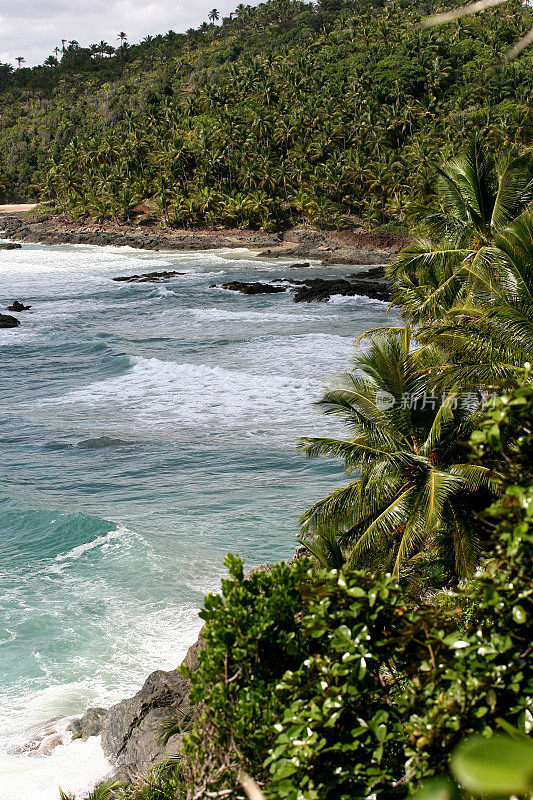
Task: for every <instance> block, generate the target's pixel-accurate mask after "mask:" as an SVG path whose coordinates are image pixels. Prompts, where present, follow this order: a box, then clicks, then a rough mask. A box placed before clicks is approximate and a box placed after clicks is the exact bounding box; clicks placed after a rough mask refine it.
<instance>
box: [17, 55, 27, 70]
mask: <svg viewBox="0 0 533 800" xmlns="http://www.w3.org/2000/svg"><path fill="white" fill-rule="evenodd" d="M15 61H16V62H17V64H18V65H19V67H18V68H19V69H20V67H21V65H22V64H24V63H25V61H26V59H25V58H24V57H23V56H17V57H16V59H15Z"/></svg>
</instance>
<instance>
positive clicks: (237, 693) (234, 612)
mask: <svg viewBox="0 0 533 800" xmlns="http://www.w3.org/2000/svg"><path fill="white" fill-rule="evenodd" d="M225 564H226V566H227V567H228V568H229V570H230V577H229V579H227V580H224V581H222V593H221V594H220V595H216V596H215V595H212V594H210V595H208V596H207V597H206V600H205V607H204V610H203V612H202V613H201V616H202V617H203V619H204V620H205V622H206V625H205V628H204V630H203V632H202V636H203V637H204V638H205V641H206V644H207V646H206V648H205V649H204V650H202V651H201V653H200V659H199V660H200V666H199V669H198V670H197V671H196V672H190V671H189V670H186V669H184V670H183V672H184V673H185V674H186V675H187V676H188V677H189V678H190V679H191V695H190V699H191V703H192V704H195V705H196V708H197V715H196V721H195V727H194V729H193V730H192V732H191V733H190V734H188V736H187V737H186V739H185V745H184V751H185V754H186V755H188V756H189V772H190V775H189V792H190V795H191V796H199V797H201V796H203V794H202V792H203V791H206V790H209V791H217V790H219V789H220V788H224V787H226V786H228V784H229V785H230V786H232V785H233V784H234V782H235V780H236V776H237V772H238V770H239V768H241V767H242V768H244V769H245V770H246V771H248V772H250V773H252V774H254V775H255V776H256V777H259V778H260V777H261V776H262V774H263V769H262V766H261V763H262V761H263V758H264V756H265V754H266V752H267V749H268V747H269V745H270V744H271V743H272V742H273V740H274V736H275V731H274V728H273V725H274V723H275V722H276V721H277V720H278V719H279V717H280V716H281V714H282V712H283V703H284V698H283V697H282V696H281V695H280V693H279V692H278V691H277V689H276V686H277V684H278V682H279V680H280V679H281V677H282V676H283V674H284V673H285V671H286V670H288V669H295V668H297V667H298V666H299V664H300V663H301V661H302V660H303V657H304V649H303V641H304V636H303V631H302V629H301V626H300V624H299V622H298V619H297V617H298V614H299V613H300V612H301V611H302V609H303V608H304V607H305V605H306V603H307V599H306V598H307V597H308V595H309V587H308V584H307V581H306V574H307V570H308V569H309V562H308V561H304V560H302V561H298V562H297V563H296V564H295V565H293V566H288V565H287V564H284V563H281V564H276V565H275V566H274V567H273V569H272V571H271V572H255V573H254V574H252V575H251V576H250V577H249V578H244V575H243V568H242V561H241V560H240V559H238V558H236V557H234V556H228V557H227V558H226V561H225ZM199 792H200V794H198V793H199Z"/></svg>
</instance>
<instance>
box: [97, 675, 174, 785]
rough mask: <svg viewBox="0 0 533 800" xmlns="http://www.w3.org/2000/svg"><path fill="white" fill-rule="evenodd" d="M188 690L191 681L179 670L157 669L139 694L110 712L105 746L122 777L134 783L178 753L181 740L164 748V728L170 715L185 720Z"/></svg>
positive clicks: (104, 739) (103, 734)
mask: <svg viewBox="0 0 533 800" xmlns="http://www.w3.org/2000/svg"><path fill="white" fill-rule="evenodd" d="M188 691H189V682H188V680H187V679H186V678H184V677H183V675H180V674H179V673H178V672H177V671H176V670H172V671H170V672H164V671H163V670H157V671H156V672H152V674H151V675H149V676H148V678H147V679H146V681H145V683H144V685H143V687H142V689H140V690H139V691H138V692H137V694H136V695H134V696H133V697H131V698H129V699H128V700H122V701H121V702H120V703H117V704H116V705H114V706H112V707H111V708H110V709H109V711H108V713H107V717H106V720H105V724H104V728H103V732H102V747H103V750H104V753H105V755H106V756H107V757H108V758H111V759H112V760H113V761H114V763H115V765H116V767H117V770H118V775H119V776H120V777H121V778H125V779H127V780H133V779H135V777H137V776H139V775H142V774H143V773H145V772H147V771H148V770H149V769H151V767H153V766H154V764H157V763H159V762H160V761H162V760H165V759H168V758H169V757H171V756H172V755H175V754H176V753H177V751H178V749H179V741H178V739H179V738H180V737H176V739H171V740H170V742H169V743H168V744H167V745H162V744H161V742H160V738H161V727H162V724H163V723H164V721H165V720H166V719H167V718H168V717H169V716H170V715H179V714H182V715H183V717H184V718H185V717H186V715H187V712H188V710H189V701H188Z"/></svg>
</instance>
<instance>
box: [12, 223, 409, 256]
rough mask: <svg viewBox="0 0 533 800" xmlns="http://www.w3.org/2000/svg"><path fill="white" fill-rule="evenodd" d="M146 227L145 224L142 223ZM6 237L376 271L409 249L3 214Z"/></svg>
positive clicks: (381, 236) (380, 235) (383, 242)
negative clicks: (240, 254) (224, 251)
mask: <svg viewBox="0 0 533 800" xmlns="http://www.w3.org/2000/svg"><path fill="white" fill-rule="evenodd" d="M141 222H142V220H141ZM0 230H2V231H3V232H4V237H5V238H8V239H14V240H16V241H19V242H28V243H41V244H52V245H53V244H90V245H99V246H114V247H125V246H126V247H128V246H129V247H134V248H139V249H142V250H154V251H158V250H191V251H201V250H215V249H220V248H247V249H249V250H252V251H256V253H257V255H259V256H264V257H265V258H311V259H313V260H318V261H321V262H322V264H324V265H330V264H339V265H341V264H347V265H352V266H361V265H362V266H377V265H384V264H388V263H390V261H392V259H393V258H394V257H395V256H396V254H397V253H398V252H399V251H400V250H401V249H402V248H403V247H405V246H406V245H407V243H408V242H407V240H406V239H404V238H403V237H397V236H393V235H392V234H390V233H387V232H380V231H375V232H372V231H370V230H366V229H364V228H360V229H358V230H356V231H323V230H319V229H317V228H311V227H309V228H307V227H300V228H294V229H292V230H289V231H286V232H285V233H265V232H263V231H252V230H238V229H224V230H214V229H207V228H206V229H201V230H186V229H173V228H163V227H160V226H158V225H153V224H150V225H147V224H144V223H143V224H134V223H129V224H127V223H95V222H94V223H93V222H91V223H87V222H82V223H77V222H70V221H66V220H64V219H61V218H60V217H55V216H52V215H35V216H34V217H26V215H25V214H5V215H2V216H1V217H0Z"/></svg>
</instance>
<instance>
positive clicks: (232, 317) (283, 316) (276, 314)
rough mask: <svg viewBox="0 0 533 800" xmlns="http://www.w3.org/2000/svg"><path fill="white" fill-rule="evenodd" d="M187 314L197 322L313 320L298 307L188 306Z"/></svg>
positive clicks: (310, 315) (257, 322) (312, 317)
mask: <svg viewBox="0 0 533 800" xmlns="http://www.w3.org/2000/svg"><path fill="white" fill-rule="evenodd" d="M187 313H189V314H192V316H193V317H194V318H195V320H197V321H198V322H241V321H242V322H254V323H256V324H257V325H260V324H262V323H265V322H294V321H298V320H314V319H315V317H314V316H313V315H312V314H305V313H302V312H301V311H300V310H299V309H294V310H292V309H287V310H286V311H275V310H274V309H271V308H265V309H258V310H257V311H250V310H248V311H247V310H245V309H242V310H239V311H233V310H232V309H229V308H190V309H188V312H187Z"/></svg>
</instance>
